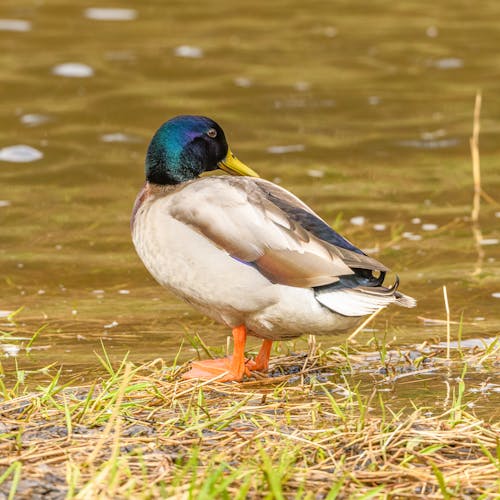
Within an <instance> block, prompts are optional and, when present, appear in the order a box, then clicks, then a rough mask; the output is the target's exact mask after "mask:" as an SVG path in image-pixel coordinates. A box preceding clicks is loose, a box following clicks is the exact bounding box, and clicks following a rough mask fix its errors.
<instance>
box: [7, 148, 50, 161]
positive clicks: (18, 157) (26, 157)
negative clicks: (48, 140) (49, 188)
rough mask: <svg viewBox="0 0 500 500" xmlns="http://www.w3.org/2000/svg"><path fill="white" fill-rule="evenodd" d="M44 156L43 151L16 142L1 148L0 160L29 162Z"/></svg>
mask: <svg viewBox="0 0 500 500" xmlns="http://www.w3.org/2000/svg"><path fill="white" fill-rule="evenodd" d="M40 158H43V153H42V152H41V151H38V149H35V148H32V147H31V146H26V144H16V145H15V146H7V147H5V148H2V149H0V160H3V161H10V162H14V163H27V162H30V161H36V160H39V159H40Z"/></svg>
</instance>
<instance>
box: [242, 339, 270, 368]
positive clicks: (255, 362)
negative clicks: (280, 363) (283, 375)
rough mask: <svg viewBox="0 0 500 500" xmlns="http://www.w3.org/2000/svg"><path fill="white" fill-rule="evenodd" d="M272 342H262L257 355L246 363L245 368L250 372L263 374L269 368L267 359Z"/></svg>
mask: <svg viewBox="0 0 500 500" xmlns="http://www.w3.org/2000/svg"><path fill="white" fill-rule="evenodd" d="M272 345H273V341H272V340H264V342H262V346H261V348H260V351H259V353H258V354H257V356H255V359H251V360H249V361H247V364H246V366H247V368H248V369H249V370H251V371H259V372H265V371H267V369H268V368H269V357H270V356H271V347H272Z"/></svg>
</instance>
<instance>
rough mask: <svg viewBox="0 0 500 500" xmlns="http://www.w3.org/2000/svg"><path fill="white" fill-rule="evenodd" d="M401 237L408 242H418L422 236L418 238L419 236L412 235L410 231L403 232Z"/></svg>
mask: <svg viewBox="0 0 500 500" xmlns="http://www.w3.org/2000/svg"><path fill="white" fill-rule="evenodd" d="M402 236H403V238H405V239H407V240H410V241H419V240H421V239H422V236H420V234H414V233H412V232H410V231H405V232H404V233H403V234H402Z"/></svg>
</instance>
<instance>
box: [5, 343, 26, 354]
mask: <svg viewBox="0 0 500 500" xmlns="http://www.w3.org/2000/svg"><path fill="white" fill-rule="evenodd" d="M2 349H3V352H4V353H5V355H6V356H12V357H15V356H17V355H18V353H19V351H20V350H21V348H20V347H19V346H18V345H15V344H2Z"/></svg>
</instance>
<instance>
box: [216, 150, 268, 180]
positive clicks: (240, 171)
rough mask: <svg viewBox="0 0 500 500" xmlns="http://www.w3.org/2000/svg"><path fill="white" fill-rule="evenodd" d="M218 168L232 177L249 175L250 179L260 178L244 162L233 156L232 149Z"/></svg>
mask: <svg viewBox="0 0 500 500" xmlns="http://www.w3.org/2000/svg"><path fill="white" fill-rule="evenodd" d="M217 166H218V167H219V168H220V169H221V170H224V172H227V173H228V174H231V175H247V176H248V177H260V175H259V174H258V173H257V172H255V170H252V169H251V168H250V167H247V166H246V165H245V164H244V163H243V162H242V161H240V160H238V158H236V156H234V155H233V153H232V152H231V150H230V149H228V150H227V155H226V157H225V158H224V159H223V160H222V161H220V162H219V163H217Z"/></svg>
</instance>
